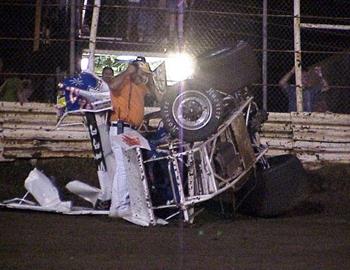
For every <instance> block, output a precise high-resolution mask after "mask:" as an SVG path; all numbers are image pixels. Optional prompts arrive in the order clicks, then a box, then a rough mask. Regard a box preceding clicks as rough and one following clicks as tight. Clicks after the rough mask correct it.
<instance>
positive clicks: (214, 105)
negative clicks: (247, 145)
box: [161, 87, 223, 142]
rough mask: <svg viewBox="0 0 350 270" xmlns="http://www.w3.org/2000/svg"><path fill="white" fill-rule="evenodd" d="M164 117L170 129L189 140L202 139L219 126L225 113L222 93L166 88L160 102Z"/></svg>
mask: <svg viewBox="0 0 350 270" xmlns="http://www.w3.org/2000/svg"><path fill="white" fill-rule="evenodd" d="M161 107H162V108H161V109H162V119H163V121H164V126H165V128H166V129H167V130H168V132H169V133H170V134H171V135H172V136H173V137H177V138H181V139H182V140H184V141H187V142H194V141H202V140H205V139H207V138H208V137H210V136H211V135H212V134H213V133H214V132H215V131H216V130H217V128H218V126H219V124H220V120H221V118H222V115H223V104H222V97H221V94H220V93H219V92H217V91H215V90H214V89H209V90H206V91H200V90H192V89H189V90H184V91H180V90H179V89H178V88H177V87H173V88H170V89H168V90H167V92H166V94H165V96H164V98H163V102H162V105H161Z"/></svg>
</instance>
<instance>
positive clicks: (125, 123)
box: [108, 57, 158, 217]
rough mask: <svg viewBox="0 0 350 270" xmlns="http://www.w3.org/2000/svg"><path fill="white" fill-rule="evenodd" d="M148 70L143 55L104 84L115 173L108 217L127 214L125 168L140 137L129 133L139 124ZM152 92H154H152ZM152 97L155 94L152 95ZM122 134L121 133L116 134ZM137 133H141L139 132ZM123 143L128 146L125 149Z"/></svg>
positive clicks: (148, 86)
mask: <svg viewBox="0 0 350 270" xmlns="http://www.w3.org/2000/svg"><path fill="white" fill-rule="evenodd" d="M151 74H152V72H151V69H150V67H149V65H148V63H146V61H145V59H144V58H143V57H138V59H137V60H136V61H133V62H132V63H131V64H129V66H128V68H127V69H126V70H125V71H124V72H122V73H121V74H119V75H117V76H116V77H114V78H112V79H111V81H110V82H109V83H108V84H109V88H110V96H111V102H112V113H111V116H110V132H109V137H110V143H111V148H112V151H113V153H114V156H115V162H116V163H115V167H116V168H115V172H116V173H115V175H114V179H113V186H112V202H111V207H110V214H109V215H110V216H112V217H125V216H129V215H130V214H131V209H130V198H129V192H128V178H129V175H128V171H130V168H131V165H130V162H132V161H131V160H133V159H132V158H131V157H132V155H136V151H135V148H132V146H136V147H139V146H140V137H138V136H130V135H129V134H131V133H132V132H134V134H135V132H136V129H137V128H138V127H139V126H140V125H141V124H142V121H143V117H144V99H145V95H146V94H147V93H148V92H150V91H152V90H153V85H152V78H151ZM155 94H156V93H155ZM156 97H158V96H157V94H156ZM120 135H122V136H120ZM140 136H141V135H140ZM121 137H122V138H123V143H124V144H126V145H128V146H131V148H129V149H126V148H125V146H124V145H123V143H121V142H120V138H121Z"/></svg>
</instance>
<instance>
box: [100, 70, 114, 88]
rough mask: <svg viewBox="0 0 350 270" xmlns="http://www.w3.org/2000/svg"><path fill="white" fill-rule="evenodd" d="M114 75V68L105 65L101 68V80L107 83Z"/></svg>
mask: <svg viewBox="0 0 350 270" xmlns="http://www.w3.org/2000/svg"><path fill="white" fill-rule="evenodd" d="M113 77H114V70H113V69H112V68H111V67H109V66H106V67H104V68H103V69H102V80H104V81H105V82H106V83H107V84H108V83H109V82H110V81H111V80H112V79H113Z"/></svg>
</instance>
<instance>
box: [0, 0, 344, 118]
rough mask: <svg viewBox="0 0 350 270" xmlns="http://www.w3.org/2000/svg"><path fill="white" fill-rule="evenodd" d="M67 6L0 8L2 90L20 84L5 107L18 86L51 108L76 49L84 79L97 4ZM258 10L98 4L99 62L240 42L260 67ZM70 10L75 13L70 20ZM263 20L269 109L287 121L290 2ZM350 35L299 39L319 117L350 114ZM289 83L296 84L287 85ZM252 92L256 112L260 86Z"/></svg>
mask: <svg viewBox="0 0 350 270" xmlns="http://www.w3.org/2000/svg"><path fill="white" fill-rule="evenodd" d="M73 2H74V1H60V0H46V1H42V0H41V1H39V0H22V1H19V0H13V1H6V0H4V1H1V2H0V22H1V25H2V27H1V30H0V31H1V35H0V48H1V55H0V58H1V59H2V61H3V67H2V69H1V70H0V78H1V79H0V80H1V83H2V85H4V82H5V81H6V80H8V79H11V78H12V79H13V78H19V79H20V82H19V81H18V80H13V82H12V84H7V86H6V85H5V87H2V89H3V90H2V94H0V96H1V98H2V99H3V100H4V99H12V100H15V99H18V96H17V97H16V95H14V94H7V95H4V90H6V88H10V87H11V85H12V87H14V86H13V85H17V87H19V86H18V85H20V84H22V85H21V87H22V88H25V89H26V88H29V89H28V90H26V91H22V96H25V97H26V98H27V99H28V100H29V101H35V102H50V103H54V102H55V100H56V91H57V88H56V85H57V83H58V82H59V81H61V80H62V77H63V76H65V75H67V74H68V73H69V70H70V65H72V42H73V44H74V47H73V48H74V61H73V62H74V67H73V69H74V70H75V71H76V72H79V71H80V60H81V57H82V54H83V52H84V51H86V50H87V49H88V46H89V35H90V24H91V20H92V14H93V8H94V1H93V0H75V2H74V4H75V5H73ZM182 2H183V3H184V6H183V7H184V9H183V12H182V10H181V3H182ZM262 2H263V1H260V0H244V1H243V0H239V1H229V0H200V1H199V0H187V1H181V0H180V1H177V0H173V1H171V0H102V1H101V8H100V16H99V23H98V31H97V40H96V49H97V50H99V51H101V52H104V53H105V54H108V53H111V52H112V51H114V52H115V51H118V52H129V53H130V52H132V53H135V54H148V55H161V54H164V52H170V51H174V50H177V49H178V48H179V46H182V45H183V49H184V50H185V51H186V52H188V53H190V54H191V55H192V56H194V57H197V56H199V55H201V54H202V53H204V52H206V51H208V50H212V49H214V48H220V47H225V46H233V45H234V44H236V43H237V42H239V41H240V40H244V41H246V42H248V43H249V44H250V45H252V46H253V47H254V49H255V52H256V55H257V59H258V61H259V64H260V65H262V64H263V63H262V59H263V58H262V54H263V49H262V44H263V35H262V29H263V25H262V22H263V3H262ZM72 7H73V8H74V12H71V8H72ZM349 7H350V3H348V1H342V0H338V1H336V3H334V5H333V6H332V8H330V6H329V5H328V4H324V5H319V4H317V3H315V1H311V0H308V1H305V0H304V1H302V3H301V21H302V22H304V23H322V24H332V25H334V24H340V25H346V24H349V20H350V18H348V17H347V14H346V11H347V10H349ZM267 14H268V15H267V16H268V17H267V22H268V26H267V27H268V28H267V31H268V36H267V39H268V48H267V50H268V51H267V109H268V111H277V112H286V111H288V110H289V97H288V93H286V92H285V91H284V90H283V89H281V87H280V86H279V81H280V79H281V78H282V77H283V76H284V75H285V74H286V73H287V72H289V71H290V70H291V68H292V66H293V65H294V51H293V49H294V31H293V1H292V0H290V1H268V8H267ZM73 16H74V17H75V18H74V17H73ZM72 20H74V23H73V25H74V27H73V28H74V29H72V23H71V21H72ZM72 31H73V36H72V35H71V33H72ZM349 35H350V32H349V31H343V30H327V29H322V30H321V29H304V28H303V29H302V30H301V44H302V66H303V67H305V68H308V69H309V70H311V72H310V73H309V74H310V78H311V79H314V81H316V82H314V83H315V84H317V85H318V84H319V81H317V72H316V75H315V72H314V68H315V67H318V66H320V67H321V70H322V76H323V78H322V79H324V80H325V81H326V82H327V84H328V86H327V87H325V88H327V89H326V90H324V91H322V93H321V94H320V97H321V98H320V100H321V101H322V102H323V106H318V107H317V108H316V107H315V108H316V109H315V110H320V111H332V112H337V113H348V112H349V108H348V107H349V106H348V104H349V101H350V100H349V95H350V94H349V93H350V89H349V88H350V86H349V85H350V83H349V76H350V75H349V74H350V72H349V66H350V65H349V61H350V58H349V54H348V51H347V50H348V48H349V45H350V44H349V42H350V38H349ZM182 37H183V39H182ZM101 59H102V60H101ZM111 59H114V58H108V57H102V58H101V57H99V58H96V64H97V66H98V67H100V68H101V67H103V66H104V65H112V64H113V63H109V62H108V61H110V60H111ZM113 61H114V60H113ZM315 76H316V77H315ZM315 78H316V79H315ZM23 79H24V83H23ZM234 79H235V78H232V80H234ZM311 79H310V80H311ZM30 82H31V85H30ZM289 83H291V84H293V76H291V78H290V81H289ZM251 89H252V93H254V95H255V97H256V100H257V101H258V103H259V105H260V106H261V105H262V99H263V94H262V80H260V81H259V82H257V83H256V84H254V85H253V86H252V87H251ZM322 89H323V88H322Z"/></svg>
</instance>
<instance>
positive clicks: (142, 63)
mask: <svg viewBox="0 0 350 270" xmlns="http://www.w3.org/2000/svg"><path fill="white" fill-rule="evenodd" d="M132 63H133V64H136V65H137V66H138V68H139V69H141V70H142V71H143V72H145V73H148V74H151V73H152V70H151V68H150V66H149V64H148V63H147V62H146V58H145V57H143V56H138V57H137V58H136V60H134V61H132Z"/></svg>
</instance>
